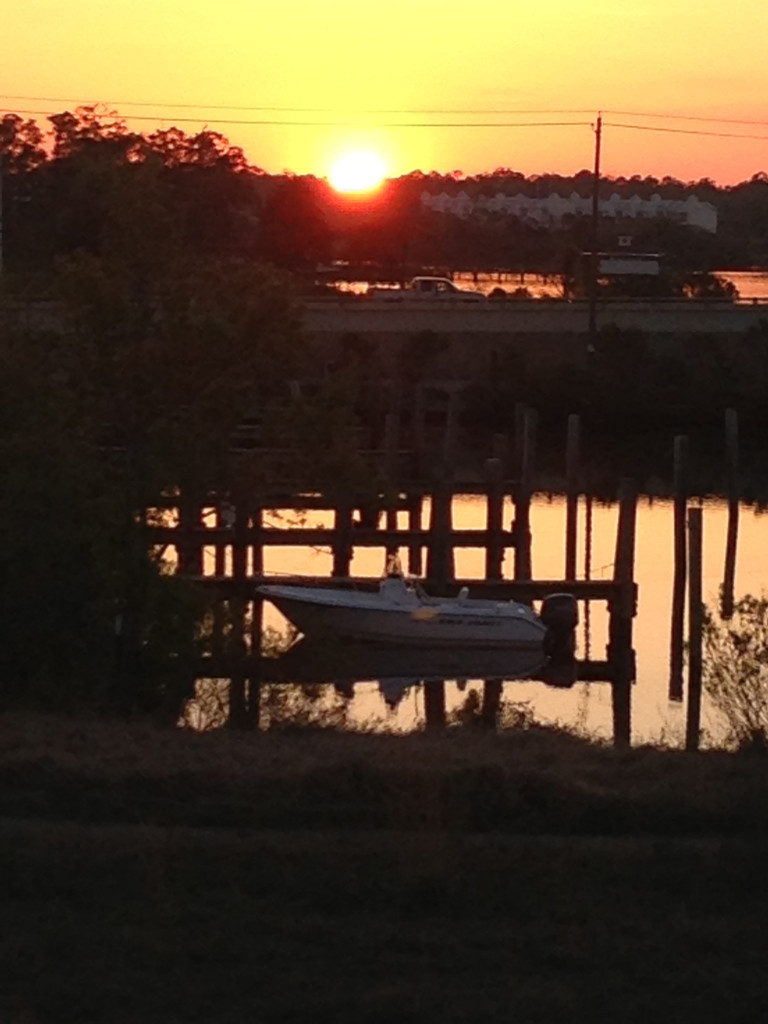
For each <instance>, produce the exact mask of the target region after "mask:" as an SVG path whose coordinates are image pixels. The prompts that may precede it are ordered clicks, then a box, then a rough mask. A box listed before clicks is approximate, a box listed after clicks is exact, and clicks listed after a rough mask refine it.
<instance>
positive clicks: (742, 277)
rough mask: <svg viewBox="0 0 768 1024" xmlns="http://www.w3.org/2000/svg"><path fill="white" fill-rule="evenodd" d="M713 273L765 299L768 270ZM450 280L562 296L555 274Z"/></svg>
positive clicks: (465, 274)
mask: <svg viewBox="0 0 768 1024" xmlns="http://www.w3.org/2000/svg"><path fill="white" fill-rule="evenodd" d="M715 273H716V274H717V275H718V276H720V277H723V278H725V280H726V281H731V282H732V283H733V284H735V285H736V288H737V289H738V292H739V298H740V299H742V300H744V301H750V300H751V299H766V300H768V270H716V271H715ZM453 280H454V281H455V282H456V284H457V285H458V286H459V287H460V288H470V289H474V290H475V291H479V292H483V293H484V294H485V295H487V294H489V293H490V292H492V291H493V289H494V288H503V289H504V291H505V292H507V293H508V294H509V293H512V292H514V291H515V289H516V288H525V289H527V291H528V292H529V293H530V295H531V297H532V298H534V299H542V298H548V299H561V298H562V297H563V286H562V283H561V281H560V279H559V277H558V276H557V275H552V276H549V275H544V274H507V273H503V274H472V273H471V272H469V271H459V272H457V273H455V274H454V275H453ZM338 287H339V289H340V290H341V291H347V292H354V293H355V294H358V295H362V294H365V292H366V291H367V290H368V287H369V284H368V282H367V281H339V282H338Z"/></svg>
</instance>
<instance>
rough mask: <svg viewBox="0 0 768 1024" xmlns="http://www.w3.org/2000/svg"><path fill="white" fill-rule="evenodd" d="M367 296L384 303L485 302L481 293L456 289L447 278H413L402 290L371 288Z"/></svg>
mask: <svg viewBox="0 0 768 1024" xmlns="http://www.w3.org/2000/svg"><path fill="white" fill-rule="evenodd" d="M368 295H370V296H371V297H372V298H376V299H384V301H386V302H411V301H416V302H418V301H421V300H431V301H435V300H436V301H438V302H446V301H447V302H485V295H483V293H482V292H473V291H468V290H467V289H464V288H458V287H457V286H456V285H455V284H454V283H453V281H451V280H449V279H448V278H447V277H414V278H413V279H412V280H411V281H409V282H408V284H407V285H406V286H405V287H404V288H371V289H370V290H369V292H368Z"/></svg>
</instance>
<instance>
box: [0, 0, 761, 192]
mask: <svg viewBox="0 0 768 1024" xmlns="http://www.w3.org/2000/svg"><path fill="white" fill-rule="evenodd" d="M7 7H8V10H7V11H5V12H4V20H3V31H4V42H5V47H4V58H3V75H2V82H1V83H0V88H2V89H3V90H4V92H5V94H7V95H4V96H3V97H2V98H0V105H2V106H3V107H4V108H5V109H11V110H16V111H19V112H24V113H26V112H27V111H29V113H30V114H31V115H37V119H38V120H39V121H40V122H41V123H42V124H43V125H44V126H45V125H46V121H45V117H46V114H50V113H57V112H60V111H62V110H66V109H74V107H75V106H76V105H77V101H80V102H81V103H89V102H90V103H98V102H102V103H105V104H107V105H108V106H110V107H111V108H113V109H115V110H116V111H118V112H119V113H120V114H121V115H122V116H124V117H125V118H127V120H128V123H129V125H130V126H131V127H133V128H136V129H137V130H141V131H151V130H153V129H154V128H157V127H166V128H167V127H170V126H171V125H177V126H178V127H179V128H182V129H184V130H185V131H188V132H195V131H199V130H201V129H202V128H204V127H208V128H210V129H211V130H213V131H219V132H221V133H222V134H223V135H225V136H226V137H227V138H228V139H229V140H230V141H231V142H232V144H233V145H236V146H241V147H242V148H243V149H244V151H245V153H246V156H247V157H248V159H249V161H250V162H251V163H253V164H255V165H257V166H259V167H261V168H263V169H264V170H266V171H268V172H270V173H279V172H281V171H282V170H289V171H292V172H295V173H299V174H306V173H311V174H316V175H320V176H322V175H325V174H327V173H328V168H329V167H330V166H332V165H333V162H334V160H335V159H336V158H338V157H339V156H340V154H342V153H345V152H346V151H347V149H348V148H350V147H349V145H348V144H349V141H350V134H351V133H354V135H355V136H356V137H358V138H362V140H363V141H362V142H361V143H353V145H355V146H357V145H359V146H360V148H361V149H362V148H365V149H369V150H371V151H372V152H379V153H384V154H386V163H387V167H386V174H387V176H388V177H390V176H391V177H394V176H397V175H400V174H406V173H408V172H410V171H413V170H416V169H419V170H422V171H424V172H425V173H428V172H429V171H432V170H435V171H438V172H440V173H450V172H452V171H454V170H461V171H463V172H464V173H465V174H475V173H478V172H482V171H493V170H494V169H495V168H497V167H510V168H513V169H515V170H518V171H521V172H523V173H525V174H535V173H545V172H558V173H563V174H571V173H575V172H577V171H579V170H581V169H582V168H589V167H590V166H591V165H592V160H593V144H594V136H593V133H592V130H591V127H590V125H591V123H593V122H594V119H595V116H596V114H597V112H598V111H603V114H604V135H603V169H604V173H605V174H607V175H621V174H623V175H628V176H629V175H632V174H641V175H645V174H655V175H657V176H659V177H661V176H663V175H665V174H669V175H673V176H675V177H679V178H682V179H683V180H690V179H697V178H700V177H704V176H709V177H711V178H713V179H714V180H715V181H717V182H719V183H721V184H727V183H729V182H736V181H740V180H744V179H745V178H748V177H750V176H751V175H752V174H754V173H755V172H757V171H760V170H764V169H765V168H766V166H768V123H766V122H768V118H766V115H765V103H764V97H765V95H766V93H768V62H766V61H765V58H764V53H763V49H764V47H763V45H762V40H764V39H765V37H766V34H768V5H766V4H764V3H759V2H758V0H743V2H742V3H741V4H739V5H737V10H736V11H734V9H733V7H732V6H731V7H729V6H728V5H724V4H720V3H715V2H714V0H702V3H701V4H700V5H699V6H698V7H697V8H696V16H695V17H692V16H691V9H690V7H689V5H686V4H669V3H666V2H663V0H646V2H644V3H640V2H639V0H620V2H617V3H614V4H607V5H606V4H603V3H600V4H598V3H595V2H594V0H584V2H581V3H575V2H574V0H552V3H550V4H548V5H545V6H544V7H542V6H541V5H531V4H528V5H525V4H524V5H519V4H510V3H508V2H507V0H488V3H487V4H485V5H484V7H483V8H482V11H479V10H478V11H477V12H470V11H469V10H468V8H467V6H466V4H464V3H460V2H459V0H390V3H389V4H387V5H386V7H382V6H381V5H379V4H361V3H359V2H358V0H327V2H326V3H324V4H318V3H316V0H296V2H295V3H294V4H292V5H284V4H282V5H281V4H270V5H266V6H264V5H261V4H249V3H246V2H245V0H221V2H220V3H218V4H215V5H211V4H206V3H203V0H189V2H188V3H186V4H182V5H179V4H175V3H171V2H169V0H159V2H150V0H135V2H132V3H131V4H128V3H127V2H126V0H115V2H114V3H112V4H109V5H100V6H98V7H97V6H95V5H94V4H93V2H92V0H70V2H69V3H68V4H67V6H66V12H67V13H66V17H61V6H60V4H58V3H57V2H55V0H37V2H36V3H34V4H31V5H30V4H10V5H7ZM96 12H98V13H96ZM627 112H634V114H628V113H627ZM659 115H660V116H659ZM132 117H133V118H135V120H132ZM707 118H709V119H713V120H711V121H707V120H705V119H707ZM749 121H751V122H752V123H751V124H750V123H748V122H749ZM707 132H711V133H712V134H709V135H708V134H706V133H707ZM702 133H705V134H702ZM723 136H726V137H723ZM343 187H352V186H351V185H348V186H343Z"/></svg>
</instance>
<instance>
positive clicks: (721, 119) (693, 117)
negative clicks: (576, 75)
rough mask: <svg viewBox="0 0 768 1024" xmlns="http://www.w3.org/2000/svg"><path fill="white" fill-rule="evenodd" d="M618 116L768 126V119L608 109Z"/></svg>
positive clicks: (607, 111)
mask: <svg viewBox="0 0 768 1024" xmlns="http://www.w3.org/2000/svg"><path fill="white" fill-rule="evenodd" d="M604 113H606V114H614V115H615V116H616V117H655V118H658V119H659V120H663V121H703V122H705V123H707V124H761V125H766V126H767V127H768V121H751V120H747V119H745V118H738V117H704V116H703V115H702V114H658V113H656V114H652V113H646V112H643V111H638V110H606V111H604Z"/></svg>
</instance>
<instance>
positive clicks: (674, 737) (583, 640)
mask: <svg viewBox="0 0 768 1024" xmlns="http://www.w3.org/2000/svg"><path fill="white" fill-rule="evenodd" d="M485 511H486V503H485V498H484V497H482V496H474V495H464V496H458V497H457V498H456V499H455V502H454V525H455V527H456V528H457V529H482V528H483V527H484V524H485ZM427 517H428V507H427V508H425V510H424V525H426V522H427ZM512 518H513V509H512V506H511V503H510V502H508V504H507V507H506V508H505V513H504V521H505V523H507V524H508V523H510V522H511V521H512ZM584 522H585V517H584V506H583V504H582V506H581V507H580V509H579V532H580V548H581V550H580V554H579V563H578V570H577V575H578V576H580V577H582V578H583V577H584V575H585V564H584V547H585V538H584ZM726 522H727V505H726V503H725V502H723V501H719V500H706V501H705V502H704V579H703V593H704V600H705V601H706V603H707V604H708V605H709V607H710V608H712V609H716V607H717V598H718V588H719V586H720V584H721V581H722V575H723V564H724V557H725V535H726ZM616 524H617V507H616V506H615V505H597V506H595V507H594V509H593V536H592V555H591V578H593V579H601V578H602V579H609V578H611V576H612V573H613V559H614V546H615V538H616ZM305 525H307V526H311V525H325V526H330V525H331V517H330V515H329V514H328V513H323V512H310V513H308V514H307V522H306V524H305ZM399 525H400V526H401V527H405V525H406V524H405V521H404V515H403V514H401V520H400V523H399ZM531 528H532V533H533V550H532V559H533V575H534V577H535V578H538V579H559V578H562V577H563V575H564V562H565V553H564V538H565V500H564V499H563V498H562V497H552V498H549V497H546V496H538V497H537V499H536V500H535V501H534V504H533V508H532V517H531ZM767 542H768V514H766V513H765V512H763V511H760V510H758V509H756V508H754V507H752V506H748V505H744V506H742V508H741V518H740V525H739V553H738V561H737V573H736V588H735V589H736V596H737V597H739V596H741V595H743V594H745V593H747V592H750V593H753V594H759V593H761V592H762V590H763V589H764V588H765V587H766V584H767V583H768V543H767ZM402 556H403V563H404V564H405V552H404V551H403V552H402ZM512 559H513V556H512V553H511V552H509V553H508V555H507V560H506V562H505V566H504V575H505V577H508V578H511V576H512ZM331 562H332V556H331V551H330V548H312V549H310V548H290V547H279V548H278V547H276V548H272V549H268V550H267V551H265V559H264V565H265V572H267V573H270V574H271V573H274V574H280V573H286V574H291V575H293V574H306V575H312V576H322V575H328V574H330V571H331ZM384 562H385V555H384V550H383V549H371V548H360V549H357V550H356V551H355V554H354V558H353V561H352V567H351V572H352V574H353V575H359V576H371V577H378V576H380V575H381V572H382V570H383V567H384ZM483 570H484V551H483V550H482V549H458V550H457V551H456V573H457V576H458V577H479V576H482V575H483ZM672 570H673V506H672V503H671V502H669V501H659V500H654V499H650V498H642V499H641V500H640V502H639V505H638V519H637V543H636V570H635V579H636V581H637V583H638V587H639V599H638V614H637V617H636V619H635V628H634V644H635V649H636V653H637V681H636V684H635V686H634V687H633V693H632V742H633V743H634V744H638V743H646V742H648V743H665V744H670V745H673V746H677V745H681V743H682V739H683V735H684V729H685V717H684V716H685V709H684V706H683V705H681V704H679V703H677V702H672V701H670V700H669V699H668V695H667V691H668V682H669V645H670V616H671V597H672ZM206 571H208V572H212V571H213V564H212V549H209V550H208V552H207V557H206ZM581 611H582V621H581V623H580V625H579V627H578V646H577V656H578V657H580V658H581V657H585V656H587V655H589V657H591V658H592V659H595V660H600V659H603V658H605V657H606V645H607V640H608V617H607V613H606V609H605V606H604V604H603V603H598V602H594V603H592V605H591V606H590V610H589V630H588V632H587V630H586V628H585V626H586V623H585V621H584V615H583V606H582V610H581ZM265 624H266V625H267V626H268V627H269V628H270V629H271V630H276V631H278V632H279V633H281V634H286V633H287V632H288V625H287V623H286V621H285V620H284V619H283V617H282V616H281V615H280V613H279V612H278V611H277V610H276V609H275V608H273V607H272V606H271V605H269V604H268V603H267V604H266V605H265ZM417 674H418V673H417V672H416V671H415V672H414V675H417ZM478 675H479V672H478ZM320 681H321V680H320V679H318V682H320ZM400 683H401V684H402V685H401V686H400V690H399V692H400V694H401V696H402V699H400V700H399V701H393V700H390V702H389V703H388V699H387V698H393V697H396V696H397V695H398V689H397V687H396V686H395V685H394V683H393V681H392V680H390V681H389V683H388V684H382V683H381V681H379V680H376V679H375V678H371V677H370V676H366V675H365V674H364V671H361V675H360V679H359V681H358V682H357V683H356V685H355V686H354V688H353V690H352V697H351V699H350V700H349V701H347V700H344V701H342V698H341V697H340V696H339V694H338V693H337V692H336V691H335V690H334V689H333V687H331V686H328V687H326V688H325V689H324V691H323V692H322V694H321V695H320V696H319V697H318V699H317V701H316V704H315V707H314V712H315V713H316V714H317V715H320V714H321V713H326V712H329V709H330V710H333V709H334V708H336V709H337V710H338V709H339V708H340V706H341V705H340V702H342V703H343V705H344V708H345V714H346V720H347V721H348V722H349V723H350V724H353V725H355V726H358V727H360V726H365V727H367V728H374V729H389V730H404V729H413V728H416V727H419V726H420V724H422V723H423V720H424V694H423V691H422V689H421V688H420V687H417V686H409V685H408V683H409V680H408V678H407V676H404V678H401V680H400ZM205 685H207V686H209V687H210V686H211V685H215V686H216V687H218V690H217V691H216V700H217V701H218V704H217V707H219V713H220V717H221V715H222V714H223V717H226V714H225V713H223V712H221V707H220V706H219V705H222V706H223V705H224V704H226V701H225V698H224V697H222V696H221V687H222V685H223V684H222V683H220V682H217V683H215V684H205ZM481 687H482V679H481V678H477V679H475V678H472V677H471V675H469V677H468V678H465V679H462V680H453V681H449V682H447V685H446V708H447V710H448V713H449V715H450V714H451V713H452V712H456V710H457V709H458V708H459V707H460V706H461V705H462V704H463V703H464V702H466V701H467V699H468V697H470V695H471V694H472V693H473V692H476V693H478V694H479V693H480V690H481ZM503 697H504V699H505V700H506V701H511V702H514V703H515V704H516V705H518V707H519V708H520V709H521V711H524V712H525V713H526V714H532V715H533V716H534V717H535V718H536V719H537V720H538V721H542V722H546V723H553V724H560V725H564V726H567V727H568V728H572V729H577V730H579V731H581V732H583V733H585V734H589V735H590V736H593V737H598V738H602V739H605V740H609V739H610V738H611V735H612V695H611V686H610V684H608V683H576V684H575V685H574V686H573V687H572V688H570V689H564V690H563V689H554V688H552V687H550V686H548V685H546V684H545V683H543V682H538V681H531V680H524V679H515V680H511V681H509V682H506V683H505V684H504V692H503ZM189 713H190V715H191V716H192V717H193V718H194V720H195V721H196V722H197V724H205V721H202V722H201V720H200V714H201V712H200V708H199V707H198V706H196V705H192V706H191V707H190V709H189ZM205 717H206V716H205V715H204V716H203V718H204V719H205ZM702 728H703V730H704V732H705V737H708V738H709V740H710V741H712V742H718V741H719V740H720V739H721V738H722V735H723V725H722V723H721V722H720V721H719V719H718V717H717V715H716V714H715V712H714V711H713V709H712V708H711V707H709V706H708V705H707V703H706V701H705V705H704V709H703V715H702Z"/></svg>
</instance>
